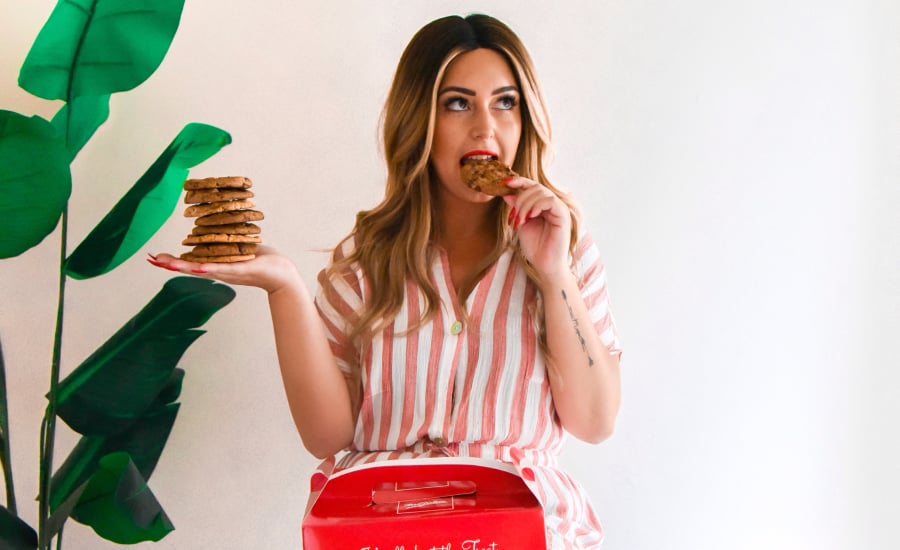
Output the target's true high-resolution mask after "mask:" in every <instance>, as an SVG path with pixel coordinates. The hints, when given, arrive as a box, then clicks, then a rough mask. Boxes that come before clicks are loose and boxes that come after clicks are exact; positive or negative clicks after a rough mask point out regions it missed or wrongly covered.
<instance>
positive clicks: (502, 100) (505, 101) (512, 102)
mask: <svg viewBox="0 0 900 550" xmlns="http://www.w3.org/2000/svg"><path fill="white" fill-rule="evenodd" d="M518 104H519V98H518V97H516V96H515V95H512V94H509V95H504V96H500V97H499V98H497V103H496V105H497V108H498V109H502V110H504V111H509V110H512V109H515V108H516V105H518Z"/></svg>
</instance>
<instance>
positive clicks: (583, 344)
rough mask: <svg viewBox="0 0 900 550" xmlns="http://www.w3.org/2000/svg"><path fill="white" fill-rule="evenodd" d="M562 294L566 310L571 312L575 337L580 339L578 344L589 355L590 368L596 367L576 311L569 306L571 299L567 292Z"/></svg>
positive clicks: (562, 291)
mask: <svg viewBox="0 0 900 550" xmlns="http://www.w3.org/2000/svg"><path fill="white" fill-rule="evenodd" d="M560 292H561V293H562V299H563V302H565V304H566V308H568V310H569V319H571V320H572V326H573V327H574V328H575V336H577V337H578V342H580V343H581V350H582V351H583V352H584V353H585V355H587V359H588V366H589V367H593V366H594V358H593V357H591V354H590V352H588V349H587V342H586V341H585V339H584V336H582V335H581V327H579V326H578V319H577V318H576V317H575V310H573V309H572V306H571V305H570V304H569V297H568V296H567V295H566V291H565V290H561V291H560Z"/></svg>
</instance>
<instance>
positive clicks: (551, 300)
mask: <svg viewBox="0 0 900 550" xmlns="http://www.w3.org/2000/svg"><path fill="white" fill-rule="evenodd" d="M541 291H542V295H543V297H544V323H545V326H546V330H547V344H548V347H549V348H550V355H551V357H552V368H551V369H550V388H551V391H552V393H553V402H554V403H555V405H556V412H557V414H559V418H560V421H561V422H562V424H563V426H564V427H565V428H566V430H567V431H568V432H569V433H571V434H572V435H574V436H575V437H577V438H579V439H581V440H584V441H588V442H591V443H599V442H600V441H603V440H604V439H606V438H608V437H609V436H610V435H612V432H613V429H614V428H615V421H616V416H617V415H618V412H619V404H620V401H621V383H620V378H619V356H618V354H615V355H614V354H611V353H610V352H609V350H608V349H607V347H606V346H605V345H604V344H603V342H601V340H600V336H599V335H598V334H597V331H596V330H595V329H594V325H593V323H592V322H591V318H590V315H589V314H588V309H587V306H586V305H585V303H584V299H583V298H582V296H581V292H580V291H579V289H578V285H577V283H576V280H575V277H574V276H573V275H572V274H571V273H564V274H563V275H562V276H561V277H558V278H553V279H550V280H545V281H544V282H543V284H542V289H541Z"/></svg>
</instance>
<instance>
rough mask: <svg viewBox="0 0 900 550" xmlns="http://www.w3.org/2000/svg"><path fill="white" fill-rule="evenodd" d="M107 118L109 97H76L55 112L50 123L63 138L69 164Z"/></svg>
mask: <svg viewBox="0 0 900 550" xmlns="http://www.w3.org/2000/svg"><path fill="white" fill-rule="evenodd" d="M107 118H109V95H100V96H84V97H78V98H75V99H73V100H72V101H71V102H69V103H66V104H65V105H63V106H62V108H61V109H60V110H59V111H57V113H56V116H54V117H53V120H52V121H50V123H51V124H53V127H54V128H56V131H57V132H59V135H61V136H65V141H66V150H67V151H68V153H69V163H71V162H72V159H74V158H75V157H76V156H77V155H78V152H79V151H81V148H82V147H84V144H85V143H87V142H88V140H90V139H91V136H93V135H94V132H95V131H96V130H97V128H99V127H100V125H101V124H103V123H104V122H106V119H107Z"/></svg>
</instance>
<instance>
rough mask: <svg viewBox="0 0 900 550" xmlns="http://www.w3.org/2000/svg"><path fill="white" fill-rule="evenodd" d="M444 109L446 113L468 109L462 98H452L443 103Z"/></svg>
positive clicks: (467, 102) (465, 101)
mask: <svg viewBox="0 0 900 550" xmlns="http://www.w3.org/2000/svg"><path fill="white" fill-rule="evenodd" d="M444 108H445V109H447V110H448V111H465V110H466V109H468V108H469V101H468V100H467V99H466V98H464V97H462V96H453V97H450V98H447V100H446V101H444Z"/></svg>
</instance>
